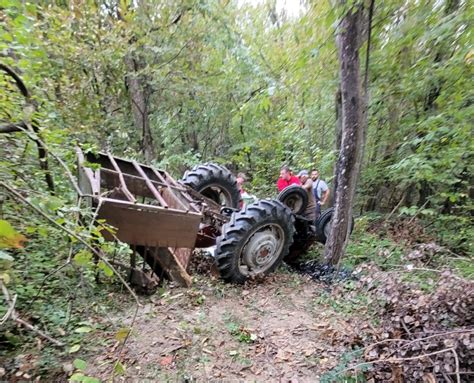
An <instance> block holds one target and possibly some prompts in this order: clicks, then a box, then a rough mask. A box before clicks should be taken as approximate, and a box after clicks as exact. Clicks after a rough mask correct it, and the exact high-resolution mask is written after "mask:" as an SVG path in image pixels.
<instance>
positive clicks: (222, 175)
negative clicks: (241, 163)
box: [181, 163, 240, 209]
mask: <svg viewBox="0 0 474 383" xmlns="http://www.w3.org/2000/svg"><path fill="white" fill-rule="evenodd" d="M181 182H182V183H183V184H185V185H187V186H189V187H190V188H191V189H194V190H196V191H197V192H199V193H201V194H202V195H203V196H204V197H207V198H209V199H211V200H213V201H214V202H217V203H218V204H219V205H221V206H226V207H231V208H234V209H237V208H238V207H239V203H240V191H239V188H238V186H237V180H236V179H235V177H234V176H233V175H232V173H231V172H230V171H229V170H228V169H227V168H225V167H224V166H221V165H217V164H212V163H206V164H203V165H197V166H195V167H194V168H192V169H191V170H189V171H187V172H186V173H185V174H184V176H183V178H182V180H181Z"/></svg>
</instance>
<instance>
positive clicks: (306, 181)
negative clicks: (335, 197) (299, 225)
mask: <svg viewBox="0 0 474 383" xmlns="http://www.w3.org/2000/svg"><path fill="white" fill-rule="evenodd" d="M298 177H299V179H300V181H301V186H302V187H303V189H304V190H306V193H307V194H308V207H307V208H306V210H305V212H304V216H305V217H306V218H308V219H310V220H312V221H314V219H315V218H316V199H315V198H314V193H313V181H312V180H311V178H309V174H308V171H307V170H302V171H300V172H299V173H298Z"/></svg>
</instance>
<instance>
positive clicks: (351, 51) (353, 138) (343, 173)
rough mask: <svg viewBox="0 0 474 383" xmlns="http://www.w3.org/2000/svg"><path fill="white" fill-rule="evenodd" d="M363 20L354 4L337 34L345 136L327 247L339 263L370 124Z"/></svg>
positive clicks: (330, 257)
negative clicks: (362, 71) (362, 69)
mask: <svg viewBox="0 0 474 383" xmlns="http://www.w3.org/2000/svg"><path fill="white" fill-rule="evenodd" d="M362 24H363V7H362V6H361V5H358V6H354V7H351V8H350V9H349V10H348V11H347V13H346V14H345V16H344V17H343V19H342V20H341V23H340V27H339V31H338V34H337V46H338V55H339V77H340V82H341V102H342V104H341V105H342V108H341V112H342V116H341V117H342V137H341V146H340V151H339V157H338V160H337V165H336V179H335V182H334V183H335V185H337V188H336V191H335V196H334V201H335V210H334V215H333V218H332V228H331V233H330V235H329V240H328V241H327V242H326V249H325V259H326V261H327V262H329V263H330V264H332V265H337V264H338V263H339V261H340V259H341V257H342V255H343V254H344V251H345V248H346V246H347V239H348V237H349V235H348V233H349V230H350V223H351V217H352V204H353V201H354V196H355V189H356V184H357V179H358V176H359V172H360V167H361V166H360V165H361V162H362V155H363V146H364V137H365V129H366V126H367V115H366V102H365V100H364V97H363V92H362V81H361V76H360V60H359V45H360V41H361V30H362Z"/></svg>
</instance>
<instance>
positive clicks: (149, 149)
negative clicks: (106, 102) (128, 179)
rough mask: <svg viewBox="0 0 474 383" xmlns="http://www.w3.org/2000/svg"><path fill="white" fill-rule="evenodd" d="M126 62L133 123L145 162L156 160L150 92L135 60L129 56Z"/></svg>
mask: <svg viewBox="0 0 474 383" xmlns="http://www.w3.org/2000/svg"><path fill="white" fill-rule="evenodd" d="M125 62H126V64H127V67H128V69H129V74H128V76H127V86H128V93H129V95H130V103H131V108H132V114H133V121H134V124H135V127H136V128H137V130H138V131H139V132H140V133H141V137H142V140H141V145H140V146H141V148H140V149H141V151H142V153H143V156H144V158H145V160H146V161H147V162H148V161H151V160H153V159H155V158H156V151H155V146H154V144H153V136H152V134H151V130H150V119H149V117H148V98H149V92H148V90H147V85H146V84H145V83H144V81H143V78H141V76H139V75H138V74H137V72H138V71H139V70H140V69H141V68H139V65H138V62H137V60H136V59H135V58H133V57H132V56H130V55H128V56H127V57H126V58H125Z"/></svg>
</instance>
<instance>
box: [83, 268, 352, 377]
mask: <svg viewBox="0 0 474 383" xmlns="http://www.w3.org/2000/svg"><path fill="white" fill-rule="evenodd" d="M323 290H324V288H323V286H322V285H320V284H317V283H314V282H313V281H310V280H307V279H306V278H305V277H302V276H300V275H297V274H293V273H285V272H283V273H277V274H275V275H274V276H272V277H270V278H267V279H266V280H265V281H264V282H262V283H261V284H254V285H252V286H245V287H240V286H232V285H225V284H222V283H220V282H217V281H210V280H209V279H208V278H204V277H203V278H200V280H198V281H197V282H196V283H195V285H194V287H193V288H192V289H181V288H173V289H169V290H167V292H166V293H165V294H163V295H162V296H161V298H160V297H158V296H157V295H155V296H153V297H151V298H147V299H144V306H143V307H142V308H141V309H140V313H139V315H138V320H137V322H136V324H135V327H134V331H133V334H132V336H131V338H130V339H129V341H128V343H127V345H126V349H125V353H124V356H125V357H124V364H125V365H126V371H125V373H124V374H123V375H122V376H121V377H120V378H119V379H123V380H127V379H129V378H134V379H138V380H144V379H150V380H153V381H170V380H171V381H177V380H179V381H195V380H198V381H206V380H222V379H224V380H230V381H280V380H281V381H293V382H296V381H298V382H306V381H308V382H309V381H311V382H315V381H318V380H319V376H321V374H322V373H323V372H324V371H327V370H328V369H330V368H332V367H334V366H335V365H336V364H337V363H338V358H339V357H340V356H341V355H342V354H343V353H344V351H346V347H345V344H347V343H346V341H348V340H349V339H354V337H355V336H356V335H357V326H355V325H354V319H353V318H350V317H348V316H347V315H344V314H342V313H336V312H334V311H333V310H332V309H330V308H328V305H327V304H325V303H324V302H322V301H321V299H322V298H321V294H322V293H323ZM328 303H329V302H328ZM127 314H129V313H127ZM124 315H125V313H124ZM125 316H126V315H125ZM117 321H118V322H120V321H123V326H127V324H129V319H123V318H121V317H119V318H117ZM116 349H117V347H116V346H115V347H113V348H110V349H109V350H108V352H105V353H102V354H101V355H97V357H95V358H91V359H90V360H94V361H95V362H94V366H91V368H90V371H89V373H90V374H91V375H92V376H97V377H101V378H104V379H105V378H107V377H109V374H110V371H111V363H112V361H113V357H114V356H115V355H116V352H114V351H115V350H116Z"/></svg>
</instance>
